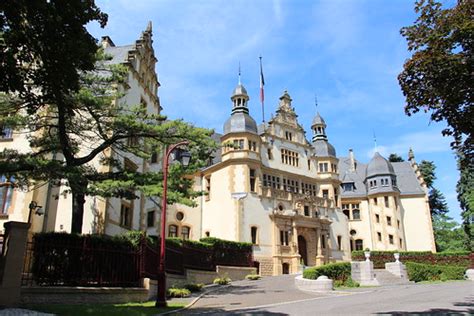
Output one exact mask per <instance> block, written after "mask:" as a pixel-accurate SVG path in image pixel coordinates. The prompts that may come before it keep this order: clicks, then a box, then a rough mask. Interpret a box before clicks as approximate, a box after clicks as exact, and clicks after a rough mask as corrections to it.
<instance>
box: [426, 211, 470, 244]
mask: <svg viewBox="0 0 474 316" xmlns="http://www.w3.org/2000/svg"><path fill="white" fill-rule="evenodd" d="M433 230H434V236H435V241H436V251H438V252H441V251H459V250H467V249H468V248H466V247H465V243H464V232H463V230H462V228H461V227H459V224H458V223H456V222H455V221H453V220H452V218H450V217H448V216H446V215H443V214H440V215H435V216H434V217H433Z"/></svg>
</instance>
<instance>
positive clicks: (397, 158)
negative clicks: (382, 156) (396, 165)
mask: <svg viewBox="0 0 474 316" xmlns="http://www.w3.org/2000/svg"><path fill="white" fill-rule="evenodd" d="M388 161H390V162H402V161H405V160H403V158H402V157H400V156H399V155H398V154H396V153H392V154H390V156H388Z"/></svg>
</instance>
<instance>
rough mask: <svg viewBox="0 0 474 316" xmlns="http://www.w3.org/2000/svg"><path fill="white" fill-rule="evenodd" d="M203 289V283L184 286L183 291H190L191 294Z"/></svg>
mask: <svg viewBox="0 0 474 316" xmlns="http://www.w3.org/2000/svg"><path fill="white" fill-rule="evenodd" d="M203 287H204V284H203V283H190V284H186V285H185V286H184V288H185V289H188V290H190V291H191V292H199V291H201V290H202V288H203Z"/></svg>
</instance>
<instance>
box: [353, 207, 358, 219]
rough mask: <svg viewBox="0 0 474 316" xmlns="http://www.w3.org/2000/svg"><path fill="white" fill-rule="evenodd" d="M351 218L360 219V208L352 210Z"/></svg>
mask: <svg viewBox="0 0 474 316" xmlns="http://www.w3.org/2000/svg"><path fill="white" fill-rule="evenodd" d="M352 219H355V220H359V219H360V210H357V209H355V210H352Z"/></svg>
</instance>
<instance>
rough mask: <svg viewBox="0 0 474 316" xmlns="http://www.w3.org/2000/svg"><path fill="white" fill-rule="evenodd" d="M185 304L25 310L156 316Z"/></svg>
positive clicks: (51, 306) (47, 306)
mask: <svg viewBox="0 0 474 316" xmlns="http://www.w3.org/2000/svg"><path fill="white" fill-rule="evenodd" d="M184 306H185V304H181V303H168V307H161V308H156V307H155V302H154V301H150V302H145V303H125V304H82V305H66V304H42V305H25V306H22V307H23V308H27V309H32V310H35V311H40V312H44V313H52V314H56V315H61V316H62V315H65V316H66V315H68V316H69V315H70V316H76V315H77V316H79V315H100V316H108V315H114V316H116V315H117V316H121V315H124V316H125V315H130V316H142V315H144V316H146V315H156V314H159V313H164V312H169V311H173V310H176V309H180V308H183V307H184Z"/></svg>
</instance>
